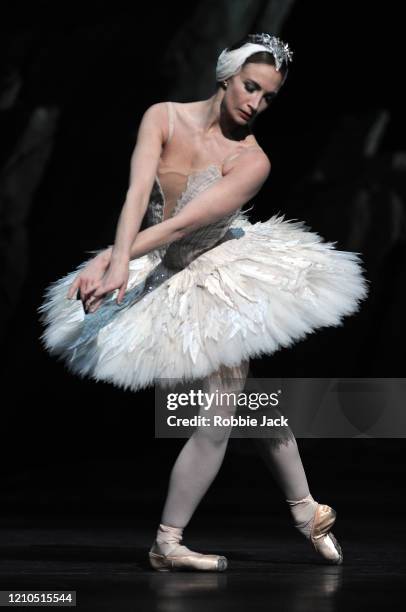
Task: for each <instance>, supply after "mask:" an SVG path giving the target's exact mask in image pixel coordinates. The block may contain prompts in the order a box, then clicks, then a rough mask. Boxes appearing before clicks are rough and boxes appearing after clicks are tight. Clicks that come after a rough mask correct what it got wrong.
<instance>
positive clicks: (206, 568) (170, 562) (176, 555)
mask: <svg viewBox="0 0 406 612" xmlns="http://www.w3.org/2000/svg"><path fill="white" fill-rule="evenodd" d="M148 554H149V561H150V564H151V566H152V567H153V568H154V569H155V570H158V572H170V571H175V570H197V571H202V572H223V571H224V570H225V569H227V559H226V557H222V556H219V555H204V554H203V553H198V552H194V551H193V550H189V549H188V548H187V547H186V546H175V548H174V549H173V550H171V551H170V552H169V553H168V554H167V555H163V554H159V553H156V552H153V550H152V549H151V550H150V551H149V553H148Z"/></svg>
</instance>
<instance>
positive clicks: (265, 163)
mask: <svg viewBox="0 0 406 612" xmlns="http://www.w3.org/2000/svg"><path fill="white" fill-rule="evenodd" d="M223 172H224V176H226V175H227V174H229V173H231V172H232V173H233V174H236V173H237V172H238V173H239V172H242V173H243V174H244V175H249V174H252V175H253V177H255V178H256V179H257V180H259V181H262V182H264V181H265V180H266V179H267V178H268V176H269V173H270V172H271V161H270V159H269V157H268V156H267V155H266V153H265V152H264V150H263V149H262V148H261V147H260V146H259V145H252V146H249V147H246V148H244V149H243V150H242V151H240V152H239V153H237V154H236V155H233V156H232V157H231V158H229V159H228V161H227V162H226V163H225V164H224V168H223Z"/></svg>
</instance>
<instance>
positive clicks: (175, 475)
mask: <svg viewBox="0 0 406 612" xmlns="http://www.w3.org/2000/svg"><path fill="white" fill-rule="evenodd" d="M247 372H248V361H244V362H242V363H241V364H240V365H239V366H235V367H232V368H229V367H226V366H222V367H221V368H220V369H219V370H218V371H216V372H214V373H213V374H211V375H210V376H208V377H207V378H205V379H204V380H203V384H202V385H201V388H202V390H203V391H204V392H206V393H215V392H216V391H218V395H220V393H225V394H226V393H235V394H238V393H239V392H240V391H242V389H243V388H244V384H245V378H246V375H247ZM229 399H230V400H231V401H228V400H227V396H224V397H223V399H222V400H221V398H220V401H219V402H218V403H217V404H216V405H214V404H213V405H212V407H211V408H210V410H209V411H205V410H204V407H203V406H202V407H201V409H200V412H199V414H201V415H203V416H206V417H207V416H209V417H210V418H211V423H213V416H214V415H215V414H217V415H221V416H223V417H230V416H232V415H234V414H235V412H236V405H235V402H234V401H233V396H231V398H229ZM231 430H232V427H231V426H222V427H219V426H213V425H212V424H211V425H209V426H200V427H197V428H196V430H195V431H194V433H193V435H192V436H191V437H190V438H189V439H188V441H187V442H186V444H185V445H184V447H183V448H182V450H181V452H180V454H179V456H178V458H177V460H176V462H175V464H174V466H173V468H172V472H171V475H170V479H169V486H168V494H167V498H166V501H165V505H164V508H163V512H162V516H161V524H160V526H159V528H158V532H157V538H156V541H155V544H154V546H153V547H152V549H151V551H150V553H151V552H152V553H153V554H154V553H155V554H157V555H158V556H160V558H159V559H158V561H159V563H161V564H163V565H164V567H157V566H156V569H168V565H167V563H166V559H163V558H161V557H162V555H163V556H167V555H169V553H171V555H172V567H173V562H174V561H173V559H174V555H175V556H178V557H179V559H178V564H179V563H180V564H181V565H178V566H182V567H185V563H186V564H187V566H188V567H190V566H191V565H194V567H195V568H196V569H214V570H216V569H225V568H226V560H225V557H223V558H222V559H224V560H225V564H224V562H223V563H222V567H218V559H219V557H217V556H216V555H200V554H199V553H193V552H192V551H190V550H189V549H187V548H186V547H185V546H180V545H179V542H180V541H181V539H182V534H183V529H184V528H185V527H186V525H187V524H188V523H189V521H190V519H191V517H192V515H193V513H194V511H195V510H196V508H197V506H198V504H199V503H200V501H201V499H202V498H203V496H204V495H205V493H206V492H207V490H208V488H209V487H210V485H211V483H212V482H213V480H214V478H215V477H216V475H217V473H218V471H219V469H220V467H221V464H222V462H223V459H224V455H225V452H226V448H227V444H228V440H229V436H230V433H231ZM180 555H182V559H181V558H180ZM193 555H196V557H193ZM203 557H204V558H203ZM150 558H151V554H150ZM213 558H215V559H213ZM157 565H158V563H157Z"/></svg>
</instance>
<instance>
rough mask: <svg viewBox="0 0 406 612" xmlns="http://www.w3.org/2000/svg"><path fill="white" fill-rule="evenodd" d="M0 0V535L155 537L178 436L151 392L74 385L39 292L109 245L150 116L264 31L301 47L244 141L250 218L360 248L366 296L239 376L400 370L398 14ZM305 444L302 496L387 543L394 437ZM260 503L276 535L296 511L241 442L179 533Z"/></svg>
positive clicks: (397, 471)
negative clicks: (57, 527)
mask: <svg viewBox="0 0 406 612" xmlns="http://www.w3.org/2000/svg"><path fill="white" fill-rule="evenodd" d="M4 6H5V8H3V9H2V12H3V17H4V18H3V19H2V20H1V21H2V23H1V26H0V27H1V63H2V66H1V94H0V105H1V108H0V122H1V124H0V125H1V133H2V137H1V160H0V161H1V170H0V202H1V213H2V214H1V222H2V228H1V254H2V260H3V267H2V278H1V291H2V299H1V333H2V343H3V358H4V360H3V366H2V374H3V382H2V391H3V397H2V400H3V401H2V432H3V435H2V444H1V458H2V461H1V483H2V486H1V504H0V507H1V511H0V514H1V516H2V517H3V519H2V520H3V523H2V524H3V526H4V527H7V526H12V525H20V524H21V521H23V523H24V525H26V526H29V525H41V524H47V525H49V524H52V521H56V522H58V524H61V525H71V524H73V523H74V522H75V521H79V522H80V521H83V522H84V523H86V524H88V525H97V524H99V522H100V521H101V522H102V523H103V521H105V520H107V519H109V520H110V519H111V520H112V521H113V522H116V523H117V525H128V526H132V525H137V526H138V525H139V524H142V525H145V529H146V530H147V531H146V533H147V534H149V536H150V537H149V536H148V537H147V539H151V538H152V537H153V535H154V530H155V528H156V526H157V523H158V521H159V517H160V511H161V508H162V504H163V501H164V498H165V493H166V486H167V481H168V476H169V473H170V470H171V467H172V464H173V462H174V461H175V458H176V456H177V454H178V452H179V450H180V448H181V447H182V446H183V444H184V440H162V439H155V438H154V404H153V402H154V390H153V388H150V389H147V390H144V391H141V392H138V393H136V394H135V393H131V392H124V391H121V390H118V389H116V388H114V387H113V386H112V385H109V384H106V383H95V382H94V381H89V380H80V379H78V378H76V377H74V376H72V375H70V374H69V373H68V372H67V370H66V368H65V367H64V366H63V365H62V364H61V363H60V362H57V361H56V360H54V359H52V358H50V357H49V355H48V354H46V353H45V352H44V351H43V350H42V348H41V346H40V342H39V336H40V334H41V326H40V324H39V321H38V316H37V313H36V309H37V308H38V306H39V305H40V303H41V300H42V295H43V292H44V290H45V287H46V286H47V284H48V283H50V282H52V281H54V280H56V279H57V278H60V277H61V276H63V275H65V274H66V273H67V272H70V271H71V270H73V269H74V268H75V267H76V266H77V265H78V264H79V263H80V262H81V261H83V260H84V259H85V258H87V257H88V255H87V254H86V251H88V250H91V249H97V248H101V247H103V246H105V245H108V244H110V243H112V242H113V240H114V231H115V227H116V222H117V220H118V215H119V212H120V210H121V206H122V205H123V202H124V197H125V192H126V189H127V186H128V176H129V161H130V156H131V153H132V150H133V148H134V145H135V139H136V134H137V128H138V124H139V121H140V119H141V117H142V114H143V113H144V111H145V110H146V108H147V107H148V106H149V105H151V104H153V103H155V102H159V101H163V100H174V101H185V102H186V101H192V100H197V99H203V98H207V97H209V96H210V95H212V93H214V70H215V62H216V58H217V56H218V54H219V52H220V51H221V50H222V49H223V48H224V47H225V46H226V45H227V44H231V43H232V42H234V40H238V38H240V37H241V36H242V35H244V34H246V33H249V32H254V31H270V32H274V33H276V34H277V35H278V36H280V37H281V38H282V39H283V40H286V41H287V42H288V43H289V45H290V47H291V48H292V49H293V51H294V53H295V55H294V62H293V63H292V65H291V69H290V74H289V78H288V80H287V82H286V85H285V86H284V88H283V90H282V91H281V94H280V96H279V97H278V99H277V100H276V101H275V102H274V103H273V106H272V107H271V109H270V110H269V111H268V112H267V113H264V114H263V115H262V116H261V117H260V118H259V119H258V122H257V124H256V126H255V128H254V132H255V135H256V137H257V139H258V140H259V142H260V144H261V145H262V146H263V148H264V150H265V151H266V152H267V154H268V155H269V157H270V159H271V162H272V172H271V175H270V177H269V179H268V181H267V183H266V184H265V185H264V187H263V188H262V190H261V192H260V194H258V196H257V197H256V199H255V202H256V207H255V210H254V211H252V212H251V213H250V215H251V216H250V218H251V220H252V221H254V222H255V221H259V220H265V219H266V218H268V217H270V216H271V215H272V214H274V213H276V212H278V211H282V212H284V213H286V217H287V218H298V219H303V220H304V221H305V222H306V223H307V224H308V225H309V226H310V227H311V228H312V229H313V230H314V231H317V232H318V233H320V234H321V235H322V236H323V237H324V238H325V239H326V240H329V241H337V248H340V249H345V250H352V251H357V252H361V253H362V254H363V261H364V266H365V270H366V276H367V278H368V279H369V280H370V283H371V285H370V287H371V288H370V296H369V298H368V299H367V300H366V301H365V302H364V303H363V304H362V306H361V309H360V312H359V313H358V314H356V315H355V316H352V317H350V318H347V319H345V321H344V325H343V326H342V327H340V328H334V329H333V328H332V329H324V330H320V331H319V332H318V333H316V334H313V335H312V336H310V337H308V338H307V339H306V340H304V341H302V342H299V343H297V344H296V345H295V346H294V347H293V348H290V349H288V350H283V351H280V352H279V353H276V354H274V355H272V356H269V357H264V358H263V359H256V360H252V364H251V375H252V376H257V377H268V378H272V377H277V376H287V377H369V378H374V377H404V376H405V366H404V346H405V318H404V312H405V308H406V291H405V277H404V269H405V263H406V250H405V213H406V209H405V171H406V141H405V122H404V109H405V96H404V87H403V83H402V80H403V72H404V67H403V60H404V50H403V34H402V32H399V31H398V24H399V25H400V23H402V22H401V20H399V16H398V15H397V13H396V3H394V2H393V3H385V4H379V3H378V4H377V5H374V7H372V4H371V3H365V2H353V3H351V4H348V3H344V2H336V1H334V2H294V1H291V2H286V3H272V2H256V1H253V2H231V1H229V2H226V1H224V0H223V1H221V2H211V1H210V2H200V3H197V4H193V3H189V4H185V3H182V2H176V1H175V2H171V3H162V4H156V3H143V5H142V7H141V6H140V5H137V4H135V3H134V4H133V6H132V7H131V5H129V4H127V3H124V2H119V1H118V2H117V1H116V2H110V3H86V2H84V3H80V4H79V3H77V4H75V3H72V2H65V1H62V2H49V1H45V2H37V3H31V4H27V5H23V3H21V2H13V3H8V5H7V4H6V5H4ZM298 442H299V446H300V449H301V454H302V459H303V462H304V465H305V468H306V470H307V476H308V480H309V484H310V490H311V492H312V494H313V496H314V498H315V499H319V500H320V501H322V502H324V503H329V504H331V505H333V506H334V507H335V508H336V509H337V511H338V512H339V513H340V514H341V515H344V516H346V518H347V520H348V521H349V522H350V524H351V526H352V527H351V529H352V531H351V534H352V537H353V538H357V537H359V538H360V541H361V540H362V538H364V539H365V541H370V540H368V538H371V537H372V535H371V533H370V532H367V529H366V528H365V525H364V524H363V522H362V518H363V517H364V516H365V513H366V514H367V515H368V513H371V515H374V516H376V517H377V523H376V525H375V529H376V530H377V531H378V533H380V534H381V535H382V536H383V534H384V530H385V523H386V522H387V521H390V520H391V516H393V517H397V516H399V518H400V513H402V515H403V508H402V506H401V505H400V504H399V503H398V501H399V496H402V495H403V491H400V490H399V483H400V481H401V478H402V477H403V472H404V462H403V453H404V450H405V443H404V439H402V438H399V439H368V438H363V437H360V438H354V439H302V440H299V441H298ZM361 508H362V512H361ZM252 512H254V513H255V516H259V517H262V518H263V519H264V520H265V522H267V521H268V519H269V525H270V526H272V521H273V519H274V517H277V516H283V517H284V518H285V519H286V520H287V510H286V508H285V505H284V502H283V498H282V495H281V493H280V492H279V490H278V489H277V487H276V484H275V483H274V481H273V480H272V478H271V476H270V474H269V473H268V472H267V470H266V467H265V465H264V464H262V463H261V459H260V457H259V456H258V455H256V454H255V452H254V449H253V446H252V445H251V443H250V441H249V440H236V439H232V440H231V441H230V445H229V448H228V451H227V454H226V458H225V461H224V464H223V466H222V469H221V471H220V473H219V475H218V477H217V478H216V480H215V481H214V483H213V485H212V487H211V488H210V490H209V493H208V494H207V496H206V497H205V498H204V500H203V502H202V503H201V505H200V507H199V509H198V510H197V512H196V514H195V516H194V518H193V519H192V523H191V525H192V524H193V529H194V528H196V529H197V528H198V527H199V525H203V524H206V523H210V522H212V521H216V523H217V524H218V525H220V526H222V527H224V529H228V528H229V529H232V522H233V520H234V519H235V517H236V516H245V520H246V521H247V522H249V521H250V520H251V519H250V517H251V516H252ZM380 518H382V521H381V520H380ZM148 530H149V531H148ZM375 533H376V532H375ZM397 537H398V538H399V539H400V538H403V537H404V528H403V531H400V532H399V533H398V535H397Z"/></svg>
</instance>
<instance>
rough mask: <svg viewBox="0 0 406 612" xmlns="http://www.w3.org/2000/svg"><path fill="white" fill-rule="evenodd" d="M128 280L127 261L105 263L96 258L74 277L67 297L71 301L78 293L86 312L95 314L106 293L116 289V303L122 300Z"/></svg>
mask: <svg viewBox="0 0 406 612" xmlns="http://www.w3.org/2000/svg"><path fill="white" fill-rule="evenodd" d="M128 278H129V266H128V262H127V261H121V262H114V263H111V262H107V261H106V260H105V259H103V258H102V257H99V256H96V257H94V258H93V259H91V260H90V262H89V263H88V264H87V265H86V266H85V268H83V270H82V271H81V272H80V273H79V274H78V275H77V276H76V278H75V280H74V281H73V283H72V285H71V286H70V288H69V291H68V294H67V297H68V298H69V299H72V298H73V297H74V295H75V293H76V294H77V293H79V295H80V299H81V300H82V303H83V308H84V309H85V311H86V312H95V311H96V310H97V309H98V307H99V306H100V304H101V302H102V301H103V298H104V297H105V295H106V294H107V293H110V292H111V291H114V290H115V289H118V290H119V292H118V295H117V303H118V304H120V303H121V301H122V300H123V298H124V294H125V292H126V289H127V284H128Z"/></svg>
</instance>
